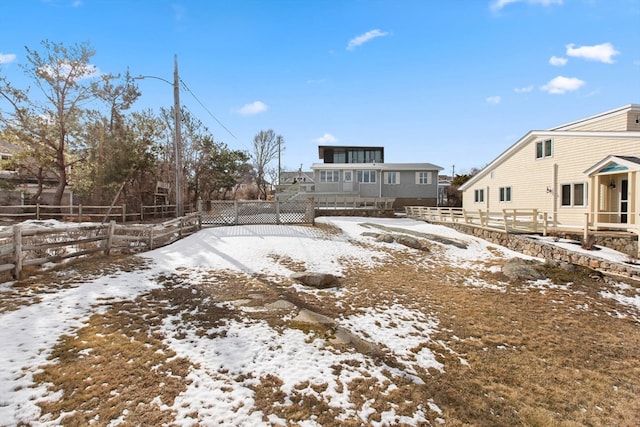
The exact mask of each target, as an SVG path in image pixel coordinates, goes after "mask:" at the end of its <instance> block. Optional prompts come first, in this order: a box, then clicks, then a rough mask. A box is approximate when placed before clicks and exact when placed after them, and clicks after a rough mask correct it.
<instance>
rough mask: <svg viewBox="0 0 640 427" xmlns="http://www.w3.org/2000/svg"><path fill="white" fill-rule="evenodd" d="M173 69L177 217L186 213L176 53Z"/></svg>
mask: <svg viewBox="0 0 640 427" xmlns="http://www.w3.org/2000/svg"><path fill="white" fill-rule="evenodd" d="M174 64H175V67H174V71H173V109H174V110H175V121H176V123H175V128H176V129H175V146H176V147H175V149H176V217H177V218H180V217H181V216H182V215H183V214H184V208H183V203H184V200H183V198H182V117H181V112H180V77H179V76H178V55H175V60H174Z"/></svg>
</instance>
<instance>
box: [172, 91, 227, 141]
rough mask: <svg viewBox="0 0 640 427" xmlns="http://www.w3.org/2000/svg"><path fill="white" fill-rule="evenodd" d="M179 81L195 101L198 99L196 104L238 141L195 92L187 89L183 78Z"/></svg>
mask: <svg viewBox="0 0 640 427" xmlns="http://www.w3.org/2000/svg"><path fill="white" fill-rule="evenodd" d="M180 83H182V86H183V87H184V89H185V90H186V91H187V92H189V93H190V94H191V96H193V98H194V99H195V100H196V101H198V104H200V106H201V107H202V108H204V110H205V111H206V112H207V113H209V115H210V116H211V117H213V119H214V120H215V121H216V122H218V124H219V125H220V126H222V128H223V129H224V130H226V131H227V132H229V135H231V136H232V137H234V138H235V139H236V141H238V138H237V137H236V136H235V135H234V134H233V133H231V131H230V130H229V129H227V127H226V126H225V125H223V124H222V122H221V121H220V120H218V118H217V117H216V116H214V115H213V113H212V112H211V111H209V109H208V108H207V107H205V105H204V104H203V103H202V101H200V99H198V97H197V96H196V94H195V93H193V92H192V91H191V89H189V86H187V84H186V83H185V82H184V80H182V79H180Z"/></svg>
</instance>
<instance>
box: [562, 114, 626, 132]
mask: <svg viewBox="0 0 640 427" xmlns="http://www.w3.org/2000/svg"><path fill="white" fill-rule="evenodd" d="M628 124H629V114H618V115H615V116H613V117H608V118H606V119H602V120H596V121H593V122H586V123H584V124H579V125H577V126H572V127H570V128H565V129H563V130H573V131H581V130H583V131H626V130H627V129H628Z"/></svg>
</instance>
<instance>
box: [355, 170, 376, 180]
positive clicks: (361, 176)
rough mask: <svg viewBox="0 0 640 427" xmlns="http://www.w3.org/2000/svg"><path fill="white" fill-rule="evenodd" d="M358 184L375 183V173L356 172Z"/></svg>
mask: <svg viewBox="0 0 640 427" xmlns="http://www.w3.org/2000/svg"><path fill="white" fill-rule="evenodd" d="M358 182H376V171H358Z"/></svg>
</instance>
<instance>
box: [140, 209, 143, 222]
mask: <svg viewBox="0 0 640 427" xmlns="http://www.w3.org/2000/svg"><path fill="white" fill-rule="evenodd" d="M140 222H144V205H140Z"/></svg>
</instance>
